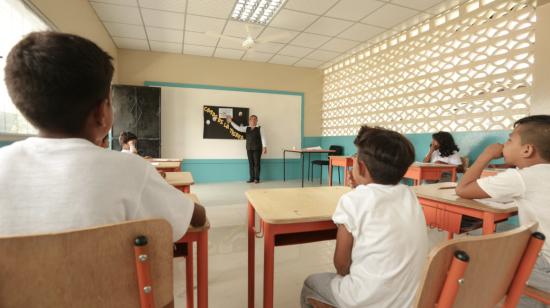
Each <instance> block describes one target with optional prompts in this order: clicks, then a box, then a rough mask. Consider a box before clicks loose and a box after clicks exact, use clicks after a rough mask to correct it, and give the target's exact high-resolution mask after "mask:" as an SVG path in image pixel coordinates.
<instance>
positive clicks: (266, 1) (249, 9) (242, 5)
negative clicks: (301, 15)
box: [231, 0, 285, 25]
mask: <svg viewBox="0 0 550 308" xmlns="http://www.w3.org/2000/svg"><path fill="white" fill-rule="evenodd" d="M284 1H285V0H237V2H236V3H235V7H234V8H233V13H231V18H233V19H235V20H237V21H242V22H250V23H255V24H261V25H265V24H267V23H268V22H269V21H270V20H271V18H273V16H275V13H277V11H278V10H279V9H280V8H281V6H283V2H284Z"/></svg>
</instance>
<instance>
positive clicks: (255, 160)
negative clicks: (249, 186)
mask: <svg viewBox="0 0 550 308" xmlns="http://www.w3.org/2000/svg"><path fill="white" fill-rule="evenodd" d="M227 121H228V122H229V123H231V126H233V128H234V129H235V130H237V131H239V132H241V133H243V134H244V135H245V138H246V154H247V155H248V166H249V169H250V179H248V181H246V182H247V183H252V182H254V183H260V158H261V157H262V153H263V154H267V146H266V143H265V136H264V134H263V131H262V128H261V126H257V125H258V117H257V116H255V115H251V116H250V117H248V125H249V126H239V125H237V124H235V123H234V122H233V119H232V118H231V117H230V116H228V117H227Z"/></svg>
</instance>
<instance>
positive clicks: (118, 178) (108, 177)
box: [0, 32, 205, 240]
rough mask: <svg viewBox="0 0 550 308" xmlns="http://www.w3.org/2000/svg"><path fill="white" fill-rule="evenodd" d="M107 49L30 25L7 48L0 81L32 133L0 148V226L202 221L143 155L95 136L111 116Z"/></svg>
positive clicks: (12, 229) (3, 230)
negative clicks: (34, 130)
mask: <svg viewBox="0 0 550 308" xmlns="http://www.w3.org/2000/svg"><path fill="white" fill-rule="evenodd" d="M111 60H112V58H111V57H110V56H109V55H108V54H107V53H106V52H104V51H103V50H101V49H100V48H99V47H98V46H97V45H96V44H94V43H93V42H91V41H89V40H87V39H84V38H82V37H79V36H76V35H71V34H64V33H57V32H34V33H31V34H29V35H27V36H26V37H25V38H23V39H22V40H21V41H20V42H19V43H17V45H15V46H14V47H13V49H12V50H11V51H10V53H9V55H8V57H7V62H6V67H5V81H6V85H7V89H8V92H9V95H10V96H11V98H12V100H13V103H14V104H15V106H16V107H17V108H18V109H19V110H20V111H21V113H22V114H23V116H24V117H25V118H26V119H27V120H28V121H29V122H30V123H32V125H33V126H35V127H36V128H37V129H38V137H31V138H28V139H26V140H24V141H19V142H15V143H13V144H11V145H9V146H6V147H3V148H1V149H0V186H2V187H9V189H3V190H2V193H1V194H0V205H1V206H2V211H1V215H0V235H3V236H8V235H19V234H33V233H45V232H57V231H64V230H67V229H77V228H85V227H90V226H97V225H104V224H112V223H117V222H121V221H126V220H134V219H144V218H163V219H166V220H167V221H168V222H170V224H171V225H172V228H173V239H174V240H177V239H179V238H181V237H182V236H183V235H184V234H185V233H186V231H187V228H188V226H189V224H190V223H191V224H192V225H194V226H200V225H203V224H204V222H205V212H204V208H203V207H202V206H200V205H198V204H194V203H193V201H192V200H191V199H190V198H188V197H186V196H185V195H184V194H182V193H181V192H180V191H178V190H177V189H175V188H173V187H172V186H170V185H169V184H168V183H167V182H166V181H165V180H164V179H163V178H162V177H161V176H160V175H159V174H158V172H157V171H156V170H155V168H154V167H153V166H151V164H149V163H148V162H147V161H145V160H143V159H141V158H140V157H138V156H134V155H131V156H129V155H125V154H121V153H119V152H115V151H105V150H104V149H103V148H101V147H99V146H98V145H99V144H101V141H102V139H103V138H104V137H105V135H107V134H108V132H109V130H110V128H111V127H112V122H113V112H112V106H111V95H110V88H111V79H112V77H113V65H112V63H111Z"/></svg>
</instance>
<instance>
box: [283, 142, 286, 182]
mask: <svg viewBox="0 0 550 308" xmlns="http://www.w3.org/2000/svg"><path fill="white" fill-rule="evenodd" d="M285 154H286V151H285V150H283V182H284V181H286V158H285Z"/></svg>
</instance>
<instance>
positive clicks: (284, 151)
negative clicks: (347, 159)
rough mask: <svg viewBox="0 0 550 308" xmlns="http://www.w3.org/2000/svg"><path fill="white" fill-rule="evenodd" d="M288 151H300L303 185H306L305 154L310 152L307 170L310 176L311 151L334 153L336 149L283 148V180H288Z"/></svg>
mask: <svg viewBox="0 0 550 308" xmlns="http://www.w3.org/2000/svg"><path fill="white" fill-rule="evenodd" d="M286 152H290V153H299V154H300V159H301V161H302V187H304V154H305V153H307V154H308V164H307V166H308V167H307V168H308V169H307V170H308V173H307V174H308V176H309V168H310V166H311V164H310V163H311V153H334V152H336V151H335V150H308V149H298V150H286V149H285V150H283V182H284V181H286Z"/></svg>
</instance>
